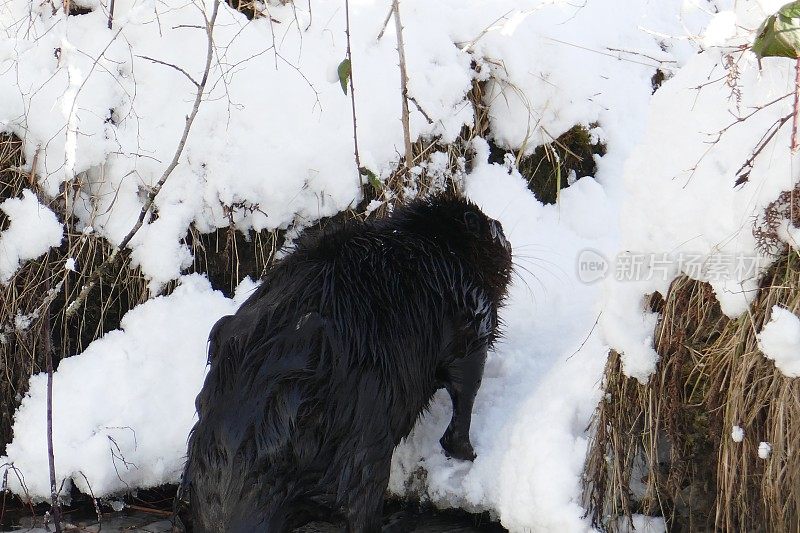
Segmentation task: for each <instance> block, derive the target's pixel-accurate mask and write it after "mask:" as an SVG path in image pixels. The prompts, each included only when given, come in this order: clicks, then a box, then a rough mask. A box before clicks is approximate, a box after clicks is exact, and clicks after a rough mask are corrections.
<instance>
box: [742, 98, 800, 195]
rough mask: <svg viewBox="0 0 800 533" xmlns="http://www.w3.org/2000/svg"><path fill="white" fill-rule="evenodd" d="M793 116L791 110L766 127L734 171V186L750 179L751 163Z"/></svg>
mask: <svg viewBox="0 0 800 533" xmlns="http://www.w3.org/2000/svg"><path fill="white" fill-rule="evenodd" d="M793 116H794V112H792V113H791V114H789V115H786V116H785V117H781V118H779V119H778V120H776V121H775V122H774V123H773V124H772V126H770V129H768V130H767V132H766V133H764V135H763V136H762V137H761V139H760V140H759V141H758V144H756V147H755V148H754V149H753V153H752V155H751V156H750V157H749V158H747V161H745V162H744V163H742V166H741V167H739V170H737V171H736V182H735V183H734V184H733V186H734V187H738V186H739V185H742V184H743V183H746V182H747V180H748V179H750V171H751V170H753V163H754V162H755V160H756V158H757V157H758V155H759V154H760V153H761V152H762V151H764V148H766V147H767V145H768V144H769V143H770V141H771V140H772V138H773V137H775V134H776V133H778V131H780V129H781V128H782V127H783V125H784V124H786V123H787V122H789V119H790V118H792V117H793Z"/></svg>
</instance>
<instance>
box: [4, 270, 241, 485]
mask: <svg viewBox="0 0 800 533" xmlns="http://www.w3.org/2000/svg"><path fill="white" fill-rule="evenodd" d="M235 309H236V304H235V303H234V302H233V301H231V300H229V299H227V298H225V297H224V296H223V295H222V294H221V293H219V292H216V291H212V290H211V287H210V285H209V283H208V281H207V280H206V279H205V278H204V277H202V276H199V275H196V274H195V275H191V276H184V277H182V278H181V279H180V286H179V287H178V288H177V289H175V291H174V292H173V293H172V294H171V295H169V296H166V297H157V298H154V299H151V300H149V301H147V302H145V303H144V304H142V305H140V306H138V307H136V308H134V309H133V310H131V311H129V312H128V313H127V314H126V315H125V316H124V317H123V319H122V323H121V329H120V330H117V331H113V332H111V333H108V334H106V335H105V336H104V337H103V338H101V339H99V340H97V341H95V342H93V343H92V344H91V345H90V346H89V347H88V348H87V349H86V351H84V352H83V353H82V354H80V355H76V356H74V357H70V358H67V359H64V360H63V361H61V363H60V365H59V368H58V371H57V372H56V373H55V374H54V376H53V440H54V443H55V461H56V462H55V465H56V471H57V472H58V474H59V476H60V477H61V478H65V477H66V478H72V482H73V483H74V484H75V485H76V486H77V487H78V489H79V490H81V491H83V492H84V493H87V494H88V493H89V492H90V486H91V490H92V491H94V494H97V495H101V494H110V493H113V492H117V491H121V490H127V489H130V488H134V487H140V486H155V485H159V484H163V483H167V482H172V481H174V480H176V479H177V478H178V476H179V475H180V472H181V470H182V468H183V456H184V454H185V453H186V437H187V435H188V432H189V429H191V426H192V424H193V423H194V417H195V411H194V396H195V394H196V391H197V390H199V388H200V386H201V385H202V382H203V378H204V377H205V357H204V355H203V354H204V353H205V347H206V338H207V337H208V332H209V330H210V329H211V326H212V325H213V324H214V322H215V321H216V320H217V319H218V318H219V317H221V316H223V315H226V314H230V313H232V312H234V310H235ZM177 331H179V332H181V335H175V332H177ZM46 380H47V376H46V374H37V375H35V376H34V377H33V378H32V379H31V384H30V392H29V393H28V395H27V396H26V397H25V399H24V401H23V403H22V406H21V407H20V408H19V410H18V411H17V414H16V417H15V424H14V440H13V442H12V443H11V444H9V446H8V449H7V456H8V457H7V458H6V459H5V460H3V461H0V464H1V463H4V462H10V463H13V464H14V466H15V467H17V468H18V469H19V471H20V472H21V473H22V475H24V480H25V483H26V489H27V491H28V493H29V494H30V495H32V496H36V497H44V496H45V495H47V494H48V493H49V492H50V488H49V487H50V483H49V481H48V475H49V474H48V466H47V459H46V458H47V438H46V420H47V417H46ZM43 458H44V459H43ZM84 476H85V477H84ZM87 480H88V483H87ZM9 484H10V487H11V489H12V490H14V491H15V492H17V493H20V494H21V493H24V489H23V488H22V487H21V486H20V483H19V480H18V479H17V478H16V476H15V475H13V474H9Z"/></svg>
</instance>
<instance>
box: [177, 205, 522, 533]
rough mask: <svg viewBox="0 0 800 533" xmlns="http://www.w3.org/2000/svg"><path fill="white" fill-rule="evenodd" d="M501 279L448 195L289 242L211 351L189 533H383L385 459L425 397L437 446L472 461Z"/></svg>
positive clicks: (490, 252) (468, 208)
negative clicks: (440, 420)
mask: <svg viewBox="0 0 800 533" xmlns="http://www.w3.org/2000/svg"><path fill="white" fill-rule="evenodd" d="M511 268H512V263H511V246H510V245H509V243H508V241H507V240H506V238H505V235H504V234H503V229H502V227H501V225H500V223H499V222H497V221H495V220H492V219H490V218H489V217H487V216H486V215H485V214H483V213H482V212H481V211H480V209H478V208H477V207H476V206H475V205H473V204H472V203H470V202H469V201H468V200H466V199H464V198H460V197H457V196H455V195H453V194H448V195H438V196H434V197H429V198H427V199H418V200H414V201H411V202H409V203H408V204H406V205H402V206H398V207H396V208H395V210H394V212H393V213H392V214H391V215H390V216H388V217H386V218H383V219H378V220H371V221H351V222H347V223H341V224H335V225H330V226H329V227H327V228H325V229H322V230H318V231H316V232H309V233H308V234H306V235H304V236H301V238H300V239H299V240H298V242H297V245H296V248H295V250H294V252H293V253H291V255H288V256H286V257H285V258H283V259H282V260H280V261H279V262H277V263H276V264H275V265H274V266H273V268H271V269H270V270H269V271H268V273H267V274H266V276H265V277H264V279H263V283H262V284H261V285H260V286H259V287H258V289H256V290H255V292H254V293H253V294H252V295H251V296H250V297H249V298H248V299H247V300H246V301H245V302H244V303H243V304H242V306H241V307H240V309H239V310H238V311H237V313H236V314H235V315H231V316H226V317H223V318H222V319H220V320H219V322H217V323H216V324H215V326H214V327H213V329H212V331H211V334H210V336H209V364H210V370H209V372H208V375H207V377H206V379H205V383H204V384H203V387H202V390H201V391H200V393H199V395H198V396H197V400H196V407H197V413H198V421H197V423H196V425H195V426H194V428H193V429H192V431H191V434H190V437H189V441H188V452H187V460H186V467H185V471H184V476H183V481H182V492H183V494H184V499H185V500H186V501H188V504H189V509H190V511H189V513H188V514H189V520H190V522H191V524H192V530H193V531H195V532H196V533H204V532H221V531H228V532H233V533H252V532H257V531H258V532H275V533H283V532H286V531H291V530H292V529H294V528H296V527H299V526H301V525H303V524H304V523H307V522H309V521H312V520H320V519H322V520H331V519H332V518H340V519H341V518H343V519H344V521H345V522H346V524H347V531H348V532H351V533H356V532H358V533H362V532H366V533H373V532H376V531H381V512H382V507H383V496H384V492H385V490H386V487H387V484H388V480H389V468H390V461H391V457H392V451H393V449H394V448H395V446H397V444H398V443H399V442H400V440H401V439H403V438H404V437H405V436H406V435H408V433H409V432H410V431H411V429H412V427H413V426H414V423H415V421H416V420H417V418H418V417H419V416H420V415H421V413H423V411H425V409H426V408H427V406H428V404H429V401H430V399H431V397H432V396H433V394H434V392H435V391H436V390H437V389H439V388H445V389H446V390H447V392H448V393H449V395H450V398H451V399H452V404H453V415H452V419H451V421H450V424H449V425H448V427H447V430H446V431H445V432H444V435H443V436H442V438H441V440H440V443H441V446H442V448H443V449H444V450H445V452H446V453H447V454H448V455H449V456H450V457H452V458H456V459H462V460H472V459H474V458H475V452H474V451H473V448H472V444H471V443H470V438H469V429H470V421H471V416H472V406H473V403H474V400H475V395H476V393H477V391H478V387H479V386H480V383H481V378H482V375H483V366H484V362H485V360H486V354H487V350H489V349H490V348H491V346H492V344H493V343H494V342H495V340H496V339H497V338H498V335H499V332H498V310H499V309H500V307H501V305H502V303H503V300H504V298H505V295H506V290H507V286H508V283H509V278H510V275H511Z"/></svg>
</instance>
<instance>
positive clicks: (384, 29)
mask: <svg viewBox="0 0 800 533" xmlns="http://www.w3.org/2000/svg"><path fill="white" fill-rule="evenodd" d="M392 13H394V3H392V7H390V8H389V12H388V13H386V19H385V20H384V21H383V26H381V32H380V33H379V34H378V37H377V39H375V40H376V41H380V40H381V38H382V37H383V34H384V33H385V32H386V28H388V27H389V19H391V18H392Z"/></svg>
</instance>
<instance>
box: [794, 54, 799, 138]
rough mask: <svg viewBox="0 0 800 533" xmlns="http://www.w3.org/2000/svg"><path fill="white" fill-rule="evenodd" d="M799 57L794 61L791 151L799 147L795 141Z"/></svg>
mask: <svg viewBox="0 0 800 533" xmlns="http://www.w3.org/2000/svg"><path fill="white" fill-rule="evenodd" d="M799 91H800V57H798V58H797V59H796V60H795V62H794V108H793V111H792V153H795V152H797V149H798V148H800V145H798V142H797V120H798V114H800V92H799Z"/></svg>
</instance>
